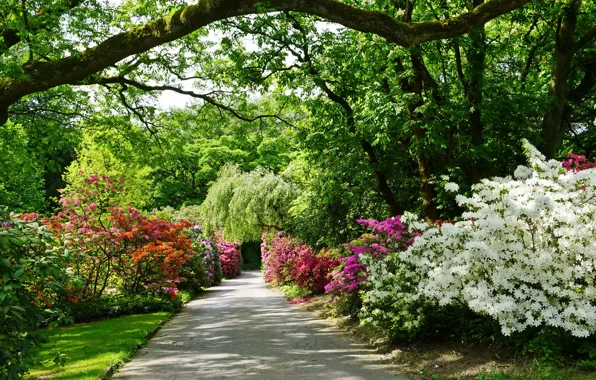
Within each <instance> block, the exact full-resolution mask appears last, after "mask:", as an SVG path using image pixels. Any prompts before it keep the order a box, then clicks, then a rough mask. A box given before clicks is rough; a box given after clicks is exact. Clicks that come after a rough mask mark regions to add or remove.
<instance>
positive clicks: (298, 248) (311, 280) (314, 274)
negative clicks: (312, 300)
mask: <svg viewBox="0 0 596 380" xmlns="http://www.w3.org/2000/svg"><path fill="white" fill-rule="evenodd" d="M261 253H262V259H263V264H264V267H265V271H264V276H265V281H266V282H270V283H272V284H273V285H289V284H296V285H298V286H299V287H300V288H302V289H305V290H307V291H308V292H310V293H321V292H323V291H324V289H325V286H326V285H327V284H328V283H329V274H330V272H331V271H332V270H333V269H334V268H335V267H336V266H337V265H338V263H339V260H338V259H335V258H333V257H331V256H330V255H327V254H325V253H322V254H316V253H315V252H314V251H313V249H312V248H311V247H309V246H308V245H306V244H304V243H303V242H301V241H299V240H297V239H294V238H292V237H291V236H289V235H287V234H285V233H283V232H278V233H275V234H265V235H263V243H262V244H261Z"/></svg>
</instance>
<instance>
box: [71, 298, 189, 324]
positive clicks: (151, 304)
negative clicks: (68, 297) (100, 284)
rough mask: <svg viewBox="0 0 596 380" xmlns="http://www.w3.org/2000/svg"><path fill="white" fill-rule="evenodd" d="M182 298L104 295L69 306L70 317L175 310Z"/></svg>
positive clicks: (83, 319) (90, 318) (79, 318)
mask: <svg viewBox="0 0 596 380" xmlns="http://www.w3.org/2000/svg"><path fill="white" fill-rule="evenodd" d="M182 304H183V302H182V300H181V299H180V298H176V299H175V300H171V299H169V298H165V297H156V296H126V297H125V296H104V297H102V298H100V299H98V300H96V301H89V302H79V303H73V304H70V305H69V306H68V311H69V315H70V317H71V318H72V319H73V320H74V321H75V322H77V323H79V322H89V321H95V320H99V319H104V318H114V317H118V316H122V315H130V314H145V313H156V312H160V311H167V312H174V311H177V310H180V308H181V307H182Z"/></svg>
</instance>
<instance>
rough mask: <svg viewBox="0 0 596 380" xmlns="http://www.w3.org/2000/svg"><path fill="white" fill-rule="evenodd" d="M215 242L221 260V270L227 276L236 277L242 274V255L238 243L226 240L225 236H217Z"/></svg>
mask: <svg viewBox="0 0 596 380" xmlns="http://www.w3.org/2000/svg"><path fill="white" fill-rule="evenodd" d="M215 244H216V246H217V251H218V252H219V260H220V261H221V271H222V273H223V276H224V277H226V278H235V277H238V276H239V275H240V265H241V264H242V255H241V254H240V249H239V247H238V244H237V243H231V242H228V241H225V240H224V239H223V236H221V235H218V236H216V240H215Z"/></svg>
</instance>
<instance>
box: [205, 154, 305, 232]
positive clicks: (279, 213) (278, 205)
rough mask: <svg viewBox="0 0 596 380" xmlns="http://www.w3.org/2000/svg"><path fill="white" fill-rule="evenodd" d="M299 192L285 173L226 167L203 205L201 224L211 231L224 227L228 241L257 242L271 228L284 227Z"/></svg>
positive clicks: (207, 230)
mask: <svg viewBox="0 0 596 380" xmlns="http://www.w3.org/2000/svg"><path fill="white" fill-rule="evenodd" d="M298 192H299V190H298V188H297V186H296V185H295V184H294V183H292V182H291V181H289V180H288V179H286V178H284V177H283V176H282V175H275V174H273V173H271V172H267V171H265V170H263V169H256V170H253V171H251V172H247V173H243V172H242V171H240V169H239V168H238V167H237V166H232V165H228V166H224V167H223V168H222V170H221V172H220V174H219V177H218V179H217V181H215V183H214V184H213V185H212V186H211V188H210V190H209V194H208V196H207V198H206V199H205V202H204V203H203V204H202V205H201V215H202V219H201V221H202V223H201V225H202V227H203V229H204V230H205V231H206V232H208V233H213V232H218V231H220V230H221V231H222V232H223V234H224V236H225V238H226V239H227V240H232V241H257V240H259V239H260V237H261V234H262V233H263V232H265V231H267V230H282V229H283V228H284V226H285V223H286V222H287V220H288V211H289V209H290V207H291V205H292V202H293V201H294V199H295V198H296V197H297V195H298Z"/></svg>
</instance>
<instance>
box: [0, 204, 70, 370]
mask: <svg viewBox="0 0 596 380" xmlns="http://www.w3.org/2000/svg"><path fill="white" fill-rule="evenodd" d="M25 219H35V217H33V216H28V217H25ZM67 258H68V252H66V251H65V250H64V248H61V246H60V244H59V242H58V241H56V240H55V239H54V237H53V236H52V235H51V234H50V233H48V232H47V231H46V229H45V227H42V226H40V225H39V224H38V223H37V222H36V221H31V220H24V219H21V218H19V216H18V215H15V214H9V213H8V211H7V210H6V209H0V280H1V282H0V378H3V379H18V378H20V377H21V376H22V375H23V374H24V373H25V372H27V370H28V369H29V368H30V367H31V365H32V364H33V356H32V353H33V349H34V347H36V346H39V345H40V344H41V343H42V342H44V341H45V337H44V334H43V331H41V330H40V329H39V328H40V326H41V325H42V324H48V323H57V322H59V321H64V320H66V319H65V318H66V317H65V315H64V313H63V312H62V311H61V310H59V309H56V308H55V307H54V304H55V303H56V302H57V301H58V300H59V297H60V294H61V293H62V291H63V289H64V284H65V283H66V282H67V281H69V278H68V275H67V273H66V264H67Z"/></svg>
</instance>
